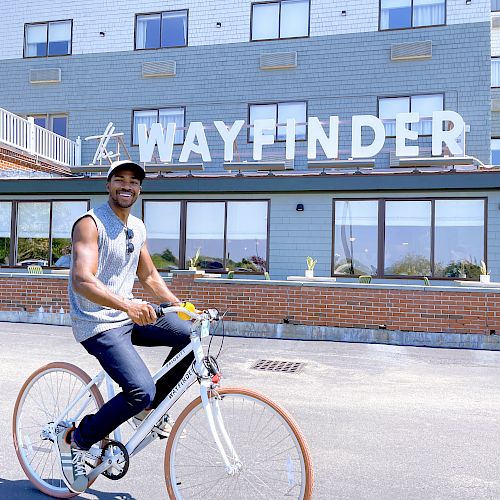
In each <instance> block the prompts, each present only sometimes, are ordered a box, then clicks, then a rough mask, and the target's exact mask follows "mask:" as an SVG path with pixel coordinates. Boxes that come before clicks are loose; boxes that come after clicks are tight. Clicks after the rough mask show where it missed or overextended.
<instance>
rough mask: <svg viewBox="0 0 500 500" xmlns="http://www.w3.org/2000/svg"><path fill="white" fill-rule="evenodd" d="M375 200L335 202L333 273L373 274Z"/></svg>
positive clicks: (376, 240) (374, 257)
mask: <svg viewBox="0 0 500 500" xmlns="http://www.w3.org/2000/svg"><path fill="white" fill-rule="evenodd" d="M377 221H378V202H377V201H376V200H374V201H336V202H335V235H334V241H335V244H334V250H333V253H334V256H333V273H334V274H356V275H360V274H370V275H375V274H377V261H378V256H377V252H378V250H377V248H378V222H377Z"/></svg>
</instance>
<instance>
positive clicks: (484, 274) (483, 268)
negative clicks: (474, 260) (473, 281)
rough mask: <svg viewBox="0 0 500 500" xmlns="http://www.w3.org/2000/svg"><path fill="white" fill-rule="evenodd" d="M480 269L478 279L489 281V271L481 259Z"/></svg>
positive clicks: (482, 281)
mask: <svg viewBox="0 0 500 500" xmlns="http://www.w3.org/2000/svg"><path fill="white" fill-rule="evenodd" d="M479 270H480V273H481V274H480V275H479V281H480V282H481V283H489V282H490V272H489V271H488V269H487V268H486V264H485V262H484V260H482V261H481V265H480V266H479Z"/></svg>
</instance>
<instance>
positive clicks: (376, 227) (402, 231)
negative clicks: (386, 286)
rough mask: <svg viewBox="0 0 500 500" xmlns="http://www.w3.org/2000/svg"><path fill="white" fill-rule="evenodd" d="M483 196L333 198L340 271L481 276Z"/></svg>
mask: <svg viewBox="0 0 500 500" xmlns="http://www.w3.org/2000/svg"><path fill="white" fill-rule="evenodd" d="M485 207H486V200H485V199H433V200H427V199H426V200H338V201H334V213H335V216H334V223H335V227H334V256H333V259H332V273H333V274H337V275H361V274H370V275H373V276H379V277H382V276H434V277H436V278H456V277H459V276H462V275H463V274H466V275H467V277H468V278H472V279H478V277H479V264H480V262H481V260H485V248H486V246H485V238H486V222H485V221H486V219H485Z"/></svg>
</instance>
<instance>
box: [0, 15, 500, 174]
mask: <svg viewBox="0 0 500 500" xmlns="http://www.w3.org/2000/svg"><path fill="white" fill-rule="evenodd" d="M131 36H132V34H131ZM418 40H432V42H433V57H432V59H429V60H414V61H397V62H393V61H391V60H390V48H391V45H392V44H394V43H401V42H409V41H418ZM288 50H295V51H297V53H298V66H297V68H296V69H291V70H278V71H262V70H260V69H259V58H260V54H261V53H263V52H274V51H276V52H277V51H288ZM489 54H490V24H489V23H474V24H457V25H450V26H443V27H433V28H422V29H414V30H403V31H392V32H370V33H356V34H349V35H338V36H325V37H315V38H310V39H299V40H279V41H270V42H254V43H250V42H247V43H240V44H228V45H212V46H198V47H187V48H180V49H163V50H151V51H140V52H132V51H127V52H118V53H101V54H88V55H72V56H69V57H54V58H50V59H36V60H35V59H31V60H22V59H14V60H4V61H0V69H1V71H0V88H2V89H3V90H2V94H1V96H0V106H1V107H4V108H6V109H8V110H10V111H13V112H16V113H45V112H50V113H55V112H68V113H69V136H70V138H73V139H74V138H76V136H78V135H79V136H81V137H85V136H88V135H95V134H97V133H100V132H101V131H103V130H104V127H105V126H106V124H107V123H108V121H113V122H114V123H115V124H116V127H117V131H122V132H124V133H125V140H126V143H127V145H128V146H129V145H130V132H131V119H132V109H134V108H150V107H151V108H153V107H162V106H186V123H189V122H190V121H200V120H201V121H203V122H204V123H210V122H212V121H213V120H214V119H223V120H225V121H226V122H232V121H233V120H236V119H245V120H246V119H247V109H248V108H247V104H248V103H250V102H263V101H266V100H268V101H273V100H275V101H286V100H307V102H308V108H309V109H308V112H309V115H310V116H319V117H321V118H326V117H327V116H328V115H330V114H332V115H336V114H338V115H339V116H340V118H341V120H342V121H344V122H345V121H348V119H349V117H350V116H351V115H353V114H377V97H379V96H390V95H405V94H416V93H434V92H444V93H445V107H446V108H447V109H452V110H456V111H458V112H459V113H460V114H462V115H463V117H464V118H465V120H466V122H467V123H468V124H470V126H471V131H470V134H469V135H468V141H467V143H468V152H469V154H472V155H474V156H477V157H479V158H480V159H482V160H483V161H488V159H489V138H490V116H491V113H490V64H489ZM163 59H173V60H175V61H176V62H177V76H176V77H172V78H142V76H141V68H142V63H143V62H145V61H155V60H163ZM46 67H60V68H62V83H60V84H37V85H32V84H30V83H29V69H32V68H46ZM21 96H22V98H20V97H21ZM495 123H496V122H495ZM207 136H208V140H209V143H210V149H211V152H212V154H213V156H214V157H215V158H216V161H215V162H213V163H212V164H210V165H207V168H209V169H210V168H217V169H220V168H221V158H222V141H221V139H220V138H219V136H218V134H217V132H216V131H215V130H214V129H213V127H212V129H211V130H208V131H207ZM424 141H425V140H424ZM350 143H351V137H350V124H349V123H344V124H342V125H341V134H340V150H341V157H344V158H346V157H348V156H349V151H350ZM391 146H392V147H393V141H391V140H389V141H388V142H387V143H386V151H385V152H384V153H382V154H381V155H380V158H379V160H378V165H379V166H387V164H388V150H389V149H390V148H391ZM238 149H239V152H240V154H241V155H242V159H250V157H251V150H250V147H249V146H247V145H246V140H245V138H244V137H243V133H242V135H241V137H240V139H239V141H238ZM130 150H131V151H132V153H133V155H134V157H137V154H138V148H137V147H131V148H130ZM179 153H180V148H179V147H176V150H175V152H174V159H177V158H178V155H179ZM304 155H305V143H301V144H298V147H297V156H302V160H299V161H298V165H297V166H303V165H304V159H303V157H304ZM92 156H93V145H91V144H89V143H84V145H83V161H84V163H85V162H89V161H90V160H91V158H92ZM193 160H196V157H192V161H193Z"/></svg>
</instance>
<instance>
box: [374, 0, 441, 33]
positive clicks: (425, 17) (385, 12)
mask: <svg viewBox="0 0 500 500" xmlns="http://www.w3.org/2000/svg"><path fill="white" fill-rule="evenodd" d="M445 12H446V0H380V29H381V30H395V29H402V28H418V27H420V26H437V25H441V24H444V23H445Z"/></svg>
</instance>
